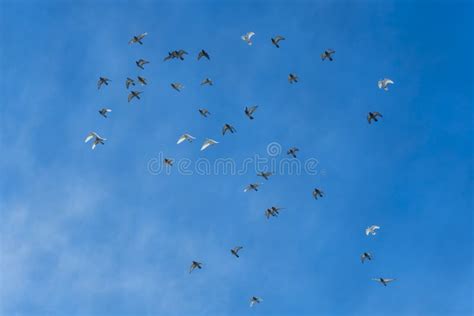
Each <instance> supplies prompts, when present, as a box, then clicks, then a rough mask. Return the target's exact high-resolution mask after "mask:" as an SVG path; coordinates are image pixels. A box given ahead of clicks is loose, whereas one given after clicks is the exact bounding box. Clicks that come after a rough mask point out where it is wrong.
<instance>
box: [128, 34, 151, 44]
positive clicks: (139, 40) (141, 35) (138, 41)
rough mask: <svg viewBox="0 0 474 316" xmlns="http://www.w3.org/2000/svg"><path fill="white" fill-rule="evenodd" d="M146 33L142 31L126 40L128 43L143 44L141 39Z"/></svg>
mask: <svg viewBox="0 0 474 316" xmlns="http://www.w3.org/2000/svg"><path fill="white" fill-rule="evenodd" d="M147 34H148V33H146V32H145V33H142V34H140V35H136V36H134V37H132V39H131V40H130V41H129V42H128V44H133V43H139V44H140V45H143V43H142V39H143V38H144V37H145V36H147Z"/></svg>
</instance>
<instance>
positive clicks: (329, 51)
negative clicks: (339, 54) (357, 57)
mask: <svg viewBox="0 0 474 316" xmlns="http://www.w3.org/2000/svg"><path fill="white" fill-rule="evenodd" d="M335 52H336V51H335V50H332V49H326V50H325V51H324V52H323V53H322V54H321V59H322V60H325V59H326V58H327V59H329V60H330V61H333V58H332V55H333V54H334V53H335Z"/></svg>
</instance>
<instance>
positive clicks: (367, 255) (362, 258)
mask: <svg viewBox="0 0 474 316" xmlns="http://www.w3.org/2000/svg"><path fill="white" fill-rule="evenodd" d="M365 259H367V260H369V261H370V260H372V255H371V254H370V253H368V252H364V253H363V254H361V255H360V261H361V262H362V263H364V261H365Z"/></svg>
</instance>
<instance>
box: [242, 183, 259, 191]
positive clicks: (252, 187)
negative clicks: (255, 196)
mask: <svg viewBox="0 0 474 316" xmlns="http://www.w3.org/2000/svg"><path fill="white" fill-rule="evenodd" d="M259 186H260V183H250V184H249V185H248V186H246V187H245V189H244V192H248V191H251V190H254V191H258V187H259Z"/></svg>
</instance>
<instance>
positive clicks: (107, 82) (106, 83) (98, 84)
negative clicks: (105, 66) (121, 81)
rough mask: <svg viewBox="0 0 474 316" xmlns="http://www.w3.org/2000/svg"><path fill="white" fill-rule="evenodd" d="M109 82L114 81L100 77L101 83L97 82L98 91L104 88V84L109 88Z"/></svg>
mask: <svg viewBox="0 0 474 316" xmlns="http://www.w3.org/2000/svg"><path fill="white" fill-rule="evenodd" d="M109 81H112V80H110V79H109V78H106V77H99V81H97V89H100V87H102V85H103V84H105V85H106V86H108V85H109Z"/></svg>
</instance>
